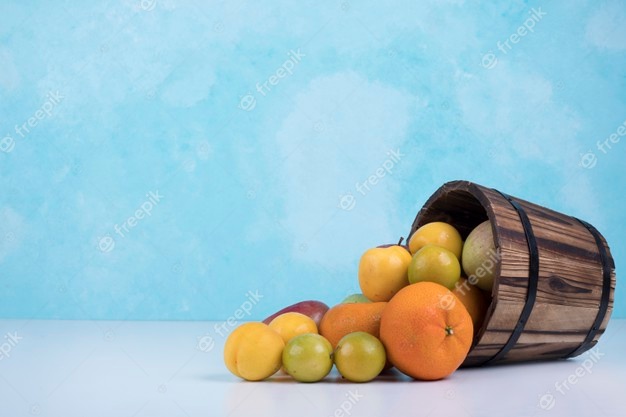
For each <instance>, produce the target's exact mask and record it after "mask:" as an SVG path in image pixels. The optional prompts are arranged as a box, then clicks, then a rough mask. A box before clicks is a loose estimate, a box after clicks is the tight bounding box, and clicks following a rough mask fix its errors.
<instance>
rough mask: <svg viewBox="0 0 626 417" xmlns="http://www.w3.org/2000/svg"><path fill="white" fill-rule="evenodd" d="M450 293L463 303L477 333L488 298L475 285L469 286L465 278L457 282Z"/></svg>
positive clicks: (483, 317) (485, 311)
mask: <svg viewBox="0 0 626 417" xmlns="http://www.w3.org/2000/svg"><path fill="white" fill-rule="evenodd" d="M452 293H453V294H454V295H456V298H458V299H459V300H460V301H461V302H462V303H463V305H464V306H465V308H466V309H467V312H468V313H469V315H470V316H472V324H473V325H474V332H477V331H478V330H479V329H480V328H481V326H482V324H483V320H485V314H487V308H489V301H490V297H489V296H488V295H487V294H486V293H485V292H484V291H482V290H481V289H480V288H478V287H477V286H476V285H472V284H470V283H469V281H468V280H467V279H466V278H461V279H460V280H459V282H457V284H456V285H455V287H454V289H452Z"/></svg>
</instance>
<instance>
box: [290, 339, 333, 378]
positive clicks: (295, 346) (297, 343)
mask: <svg viewBox="0 0 626 417" xmlns="http://www.w3.org/2000/svg"><path fill="white" fill-rule="evenodd" d="M332 367H333V347H332V345H331V344H330V342H329V341H328V340H326V338H325V337H324V336H321V335H319V334H315V333H306V334H301V335H299V336H295V337H293V338H292V339H290V340H289V342H287V345H286V346H285V349H284V350H283V368H284V370H285V372H287V373H288V374H289V375H291V376H292V377H293V379H295V380H296V381H300V382H317V381H320V380H322V379H324V377H325V376H326V375H328V373H329V372H330V370H331V369H332Z"/></svg>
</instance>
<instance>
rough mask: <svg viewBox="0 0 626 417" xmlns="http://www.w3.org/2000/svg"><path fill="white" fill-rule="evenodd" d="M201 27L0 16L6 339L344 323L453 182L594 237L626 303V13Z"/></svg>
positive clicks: (516, 13)
mask: <svg viewBox="0 0 626 417" xmlns="http://www.w3.org/2000/svg"><path fill="white" fill-rule="evenodd" d="M205 3H206V2H202V1H180V2H179V1H175V0H168V1H165V0H143V1H139V0H137V1H122V2H118V1H111V2H103V3H102V4H99V5H95V6H94V5H87V4H80V5H79V2H72V1H65V2H43V1H38V2H28V4H26V3H25V2H20V1H13V2H7V1H3V2H2V4H1V5H0V138H2V142H0V143H1V147H2V151H3V152H0V284H1V287H0V288H1V290H0V291H1V292H0V316H2V317H25V318H26V317H39V318H76V319H79V318H103V319H104V318H111V319H217V318H226V317H228V316H230V315H232V314H234V312H235V311H236V309H237V308H238V307H239V306H241V305H242V304H243V303H244V302H246V300H247V299H249V298H252V296H251V295H250V294H251V293H250V292H252V293H254V292H258V294H259V295H261V296H262V298H260V299H259V300H257V301H254V302H253V303H250V304H254V306H253V307H252V309H251V312H250V316H249V317H250V318H261V317H263V316H264V315H266V314H267V313H270V312H272V311H273V310H275V309H278V308H280V307H282V306H284V305H286V304H288V303H291V302H294V301H298V300H301V299H309V298H313V299H321V300H323V301H326V302H327V303H329V304H333V303H336V302H338V301H340V300H341V299H342V298H343V297H344V296H345V295H346V294H348V293H351V292H356V291H358V284H357V280H356V269H357V262H358V259H359V256H360V254H361V253H362V251H363V250H365V249H366V248H368V247H370V246H373V245H377V244H379V243H386V242H394V241H396V240H397V239H398V237H399V236H400V235H404V236H406V234H407V232H408V230H409V228H410V225H411V222H412V220H413V218H414V216H415V214H416V212H417V210H418V209H419V208H420V207H421V205H422V204H423V203H424V201H425V200H426V198H427V197H428V196H429V195H430V194H431V193H433V192H434V191H435V190H436V189H437V187H439V186H440V185H441V184H442V183H444V182H446V181H448V180H452V179H468V180H473V181H476V182H479V183H482V184H485V185H489V186H492V187H496V188H499V189H501V190H502V191H506V192H508V193H509V194H512V195H515V196H519V197H522V198H525V199H527V200H530V201H534V202H536V203H539V204H542V205H546V206H549V207H551V208H553V209H555V210H558V211H562V212H565V213H568V214H572V215H575V216H578V217H580V218H583V219H585V220H587V221H589V222H591V223H592V224H594V225H595V226H596V227H597V228H598V229H599V230H600V231H601V232H602V233H603V234H604V235H605V236H606V238H607V240H608V242H609V244H610V245H611V248H612V252H613V255H614V257H615V260H616V263H617V272H618V281H619V275H620V272H621V271H623V270H624V267H625V266H626V265H625V262H626V261H625V260H626V244H625V243H624V237H625V236H626V222H625V217H626V216H625V214H624V213H625V207H626V197H625V190H626V181H625V179H624V173H625V170H624V157H625V155H626V139H624V137H623V134H624V131H623V130H622V129H621V128H620V126H623V125H624V123H625V121H626V85H625V83H626V78H625V74H626V4H625V3H624V2H620V1H608V2H592V1H589V2H560V3H559V2H549V3H545V4H543V3H532V4H526V3H521V2H508V1H500V2H498V4H497V5H481V6H476V5H475V2H463V1H449V2H439V1H437V2H432V3H428V2H421V1H403V2H392V3H390V2H367V3H364V2H361V1H359V2H357V1H351V0H346V1H343V2H341V1H336V2H328V3H326V4H316V3H315V2H312V3H311V2H306V4H302V2H287V1H285V2H282V1H281V2H278V1H272V2H243V1H228V2H227V1H215V2H211V3H210V4H206V5H205ZM487 3H490V2H487ZM533 8H534V9H533ZM533 10H534V11H533ZM524 25H526V28H525V27H524ZM527 28H530V29H531V30H528V29H527ZM516 34H517V35H516ZM516 36H517V37H516ZM264 84H265V85H264ZM257 85H258V86H259V89H258V90H257ZM259 90H260V91H259ZM46 112H47V113H46ZM48 113H49V114H48ZM29 118H30V122H31V126H29ZM16 125H17V126H18V127H20V126H21V127H20V128H19V129H18V130H21V132H22V133H21V134H20V133H19V132H17V130H16ZM25 128H26V129H28V130H25ZM618 133H622V136H619V135H618ZM612 134H616V135H617V136H614V137H613V139H614V140H615V141H617V140H618V139H622V140H621V142H617V143H612V142H610V140H609V142H607V143H608V144H610V145H611V148H610V149H609V148H608V145H606V146H604V148H603V150H602V149H600V148H599V147H598V145H597V143H598V142H599V141H602V142H603V141H605V140H606V139H610V137H611V135H612ZM390 151H394V152H396V151H399V152H400V154H401V155H400V156H399V157H395V156H393V155H391V154H389V153H388V152H390ZM382 166H387V167H389V166H391V169H390V172H389V173H386V172H385V176H384V177H383V178H380V180H379V181H378V182H377V183H376V184H375V185H368V186H367V187H364V186H363V184H364V183H366V182H367V180H368V177H370V176H371V175H375V174H376V172H377V169H378V168H380V167H382ZM378 172H379V174H380V171H378ZM357 183H358V184H361V186H360V187H359V188H358V189H357V186H356V184H357ZM359 190H360V191H359ZM151 192H152V193H153V195H150V193H151ZM349 194H350V195H351V196H350V195H349ZM342 197H343V200H341V198H342ZM351 198H354V200H351ZM352 203H354V205H353V204H352ZM341 204H343V205H344V206H343V207H344V208H342V207H341ZM142 207H143V208H142ZM132 217H134V220H133V219H130V220H128V219H129V218H132ZM125 221H126V226H125V227H126V230H124V228H123V227H124V222H125ZM116 225H117V226H118V228H119V229H120V230H121V232H120V233H117V232H116ZM625 297H626V294H625V292H624V286H623V285H621V286H620V285H619V284H618V291H617V294H616V309H615V313H616V314H615V315H616V316H622V317H624V316H626V309H625V308H624V307H623V301H624V298H625ZM246 305H248V304H246Z"/></svg>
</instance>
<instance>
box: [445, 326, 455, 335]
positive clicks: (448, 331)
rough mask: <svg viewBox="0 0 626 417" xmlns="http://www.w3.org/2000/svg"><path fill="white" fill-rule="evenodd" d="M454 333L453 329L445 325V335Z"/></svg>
mask: <svg viewBox="0 0 626 417" xmlns="http://www.w3.org/2000/svg"><path fill="white" fill-rule="evenodd" d="M453 334H454V329H453V328H452V327H450V326H446V336H452V335H453Z"/></svg>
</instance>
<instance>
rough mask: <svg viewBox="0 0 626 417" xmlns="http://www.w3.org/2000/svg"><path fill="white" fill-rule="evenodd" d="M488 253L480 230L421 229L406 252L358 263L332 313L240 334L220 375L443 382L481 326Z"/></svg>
mask: <svg viewBox="0 0 626 417" xmlns="http://www.w3.org/2000/svg"><path fill="white" fill-rule="evenodd" d="M494 253H495V243H494V238H493V235H492V229H491V223H490V222H489V221H485V222H484V223H481V224H480V225H478V226H477V227H476V228H475V229H474V230H473V231H472V232H471V233H470V234H469V235H468V236H467V239H466V240H465V242H463V240H462V237H461V235H460V234H459V232H458V231H457V230H456V229H455V228H454V226H452V225H450V224H448V223H444V222H431V223H428V224H425V225H423V226H422V227H420V228H419V229H417V230H416V231H415V232H414V233H413V234H412V235H411V237H410V239H409V241H408V242H407V244H406V245H403V244H402V239H401V240H400V242H399V243H398V244H392V245H381V246H379V247H376V248H371V249H368V250H366V251H365V253H363V255H362V257H361V260H360V262H359V267H358V281H359V286H360V288H361V291H362V293H360V294H352V295H350V296H348V297H346V299H344V301H343V302H342V303H340V304H338V305H336V306H334V307H332V308H328V306H327V305H326V304H324V303H322V302H320V301H303V302H300V303H297V304H294V305H291V306H288V307H285V308H284V309H282V310H280V311H278V312H276V313H275V314H272V315H271V316H270V317H268V318H267V319H265V320H264V321H263V322H262V323H245V324H243V325H241V326H239V327H238V328H237V329H235V330H234V331H233V332H232V333H231V334H230V335H229V337H228V339H227V340H226V344H225V346H224V361H225V363H226V366H227V368H228V369H229V370H230V371H231V372H232V373H233V374H234V375H236V376H238V377H240V378H243V379H246V380H250V381H258V380H263V379H266V378H269V377H271V376H272V375H274V374H275V373H277V372H278V371H279V369H281V368H282V370H283V371H284V372H285V373H286V374H288V375H290V376H291V377H292V378H293V379H295V380H296V381H300V382H316V381H320V380H322V379H324V378H325V377H326V376H327V375H328V374H329V372H330V371H331V369H332V367H333V365H334V366H335V367H336V368H337V370H338V371H339V373H340V374H341V375H342V377H343V378H345V379H346V380H348V381H352V382H367V381H371V380H373V379H375V378H376V377H377V376H378V375H379V374H380V373H381V372H382V371H383V370H385V369H389V368H392V367H395V368H396V369H398V370H399V371H400V372H402V373H404V374H406V375H408V376H410V377H412V378H415V379H419V380H438V379H442V378H445V377H447V376H448V375H450V374H452V373H453V372H454V371H455V370H456V369H457V368H459V366H461V364H462V363H463V361H464V360H465V358H466V356H467V354H468V352H469V350H470V347H471V346H472V341H473V338H474V336H475V334H476V332H477V331H478V329H480V327H481V325H482V322H483V320H484V318H485V314H486V312H487V308H488V306H489V304H490V300H491V289H492V286H493V281H494V276H495V269H496V265H495V263H494V262H493V254H494Z"/></svg>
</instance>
